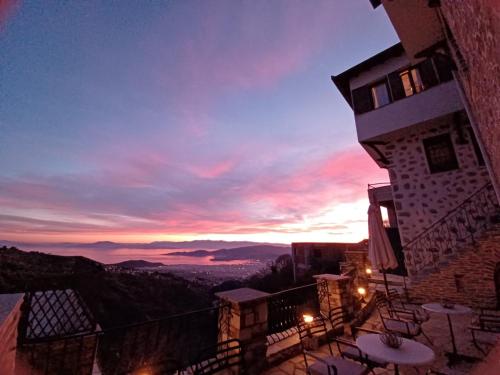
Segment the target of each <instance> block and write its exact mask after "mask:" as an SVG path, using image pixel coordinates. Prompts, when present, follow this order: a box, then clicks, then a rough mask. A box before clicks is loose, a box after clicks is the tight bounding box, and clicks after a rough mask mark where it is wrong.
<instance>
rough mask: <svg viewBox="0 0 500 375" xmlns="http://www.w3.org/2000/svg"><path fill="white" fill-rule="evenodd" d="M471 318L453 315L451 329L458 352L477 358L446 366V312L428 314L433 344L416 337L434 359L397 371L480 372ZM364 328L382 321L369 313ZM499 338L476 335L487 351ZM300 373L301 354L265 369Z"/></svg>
mask: <svg viewBox="0 0 500 375" xmlns="http://www.w3.org/2000/svg"><path fill="white" fill-rule="evenodd" d="M470 321H471V316H470V315H466V316H454V317H452V323H453V331H454V333H455V338H456V343H457V348H458V352H459V353H461V354H466V355H468V356H472V357H476V358H478V359H479V360H480V361H478V362H477V363H472V364H471V363H465V362H462V363H459V364H457V365H455V366H454V367H453V368H449V367H447V357H446V356H445V352H446V351H451V339H450V331H449V328H448V322H447V319H446V316H445V315H440V314H433V313H431V319H430V320H429V321H428V322H426V323H424V324H423V329H424V331H425V333H426V334H427V336H429V337H430V339H431V341H432V343H433V345H430V344H429V343H428V342H427V340H426V339H425V338H424V337H423V336H422V335H420V336H419V337H418V338H417V341H419V342H421V343H422V344H425V345H428V346H430V347H431V348H432V349H433V350H434V352H435V353H436V359H435V361H434V362H433V363H432V364H430V365H427V366H423V367H420V368H419V369H418V370H417V369H416V368H414V367H406V366H400V373H401V374H402V375H407V374H412V375H414V374H424V373H426V371H427V370H428V369H431V370H433V371H435V373H437V374H446V375H464V374H470V373H471V372H474V373H476V374H479V373H478V372H477V371H474V370H475V368H478V367H479V366H481V365H482V366H484V363H481V361H483V360H484V358H485V356H484V354H482V353H481V352H480V351H479V350H477V349H476V348H475V347H474V345H473V343H472V338H471V334H470V331H469V330H468V329H467V327H468V326H469V323H470ZM363 327H365V328H371V329H376V330H381V329H382V324H381V322H380V320H379V318H378V313H377V312H374V313H373V314H372V316H371V317H370V318H369V319H368V321H367V322H366V323H365V324H364V325H363ZM498 339H499V337H497V335H494V334H486V333H480V334H479V336H478V341H479V342H480V344H481V346H482V348H483V349H486V350H490V349H491V348H492V347H493V346H494V345H495V343H496V342H498V341H497V340H498ZM497 345H499V346H500V342H498V344H497ZM332 349H333V350H334V353H335V354H338V352H337V350H336V345H332ZM319 352H320V353H323V354H325V355H326V354H327V353H328V348H327V346H326V345H324V346H322V347H321V348H320V350H319ZM490 357H491V356H490ZM497 362H498V359H497ZM374 372H375V374H377V375H385V374H393V373H394V367H393V365H389V366H388V368H387V369H375V371H374ZM499 373H500V372H499ZM303 374H306V371H305V364H304V357H303V356H302V355H298V356H295V357H293V358H290V359H289V360H287V361H286V362H283V363H282V364H280V365H278V366H276V367H273V368H271V369H269V370H267V371H266V372H264V375H303Z"/></svg>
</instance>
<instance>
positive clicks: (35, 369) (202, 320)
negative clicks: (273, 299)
mask: <svg viewBox="0 0 500 375" xmlns="http://www.w3.org/2000/svg"><path fill="white" fill-rule="evenodd" d="M221 310H224V311H221ZM229 318H230V306H229V305H226V304H223V305H222V304H221V305H217V306H215V307H211V308H207V309H203V310H198V311H193V312H189V313H185V314H178V315H174V316H169V317H167V318H163V319H158V320H152V321H147V322H143V323H138V324H133V325H127V326H123V327H116V328H111V329H106V330H100V331H97V332H93V333H86V334H85V333H79V334H76V335H73V336H69V337H65V338H60V337H55V338H49V339H40V338H35V339H33V338H26V337H25V338H24V339H22V340H21V342H20V348H19V351H18V360H17V364H20V365H22V364H24V365H25V366H24V367H25V368H24V369H23V370H22V373H23V374H37V375H40V374H103V375H121V374H129V373H136V372H141V371H144V372H145V373H152V374H174V373H179V372H182V371H183V370H185V369H188V368H189V367H190V366H191V365H194V364H196V363H197V360H198V359H199V358H200V356H201V355H202V354H203V355H205V356H206V354H207V352H206V349H207V348H211V347H215V346H216V344H217V342H218V340H219V338H220V337H221V336H222V335H223V334H227V332H228V330H229ZM214 350H215V349H214Z"/></svg>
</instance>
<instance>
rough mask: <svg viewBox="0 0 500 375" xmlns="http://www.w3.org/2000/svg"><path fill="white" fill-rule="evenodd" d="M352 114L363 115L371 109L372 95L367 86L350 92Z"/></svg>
mask: <svg viewBox="0 0 500 375" xmlns="http://www.w3.org/2000/svg"><path fill="white" fill-rule="evenodd" d="M352 101H353V106H354V112H356V113H365V112H368V111H371V110H372V109H373V102H372V95H371V92H370V87H369V86H363V87H360V88H357V89H355V90H352Z"/></svg>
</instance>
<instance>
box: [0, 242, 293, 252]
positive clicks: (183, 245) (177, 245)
mask: <svg viewBox="0 0 500 375" xmlns="http://www.w3.org/2000/svg"><path fill="white" fill-rule="evenodd" d="M257 245H258V246H273V247H282V248H283V247H285V248H289V247H290V245H288V244H279V243H265V242H264V243H262V242H252V241H213V240H195V241H179V242H177V241H154V242H149V243H140V242H139V243H134V242H131V243H128V242H111V241H98V242H92V243H78V242H55V243H29V242H13V241H6V240H0V246H15V247H18V248H25V249H29V248H35V247H44V248H47V247H57V248H84V249H102V250H114V249H124V248H125V249H186V250H189V249H204V250H218V249H228V248H232V249H234V248H241V247H252V246H257Z"/></svg>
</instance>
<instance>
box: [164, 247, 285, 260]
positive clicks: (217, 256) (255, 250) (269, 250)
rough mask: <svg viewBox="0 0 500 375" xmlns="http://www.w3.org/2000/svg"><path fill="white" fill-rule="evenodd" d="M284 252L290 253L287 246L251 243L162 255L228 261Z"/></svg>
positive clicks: (251, 258) (269, 257)
mask: <svg viewBox="0 0 500 375" xmlns="http://www.w3.org/2000/svg"><path fill="white" fill-rule="evenodd" d="M284 254H291V251H290V247H289V246H287V247H284V246H275V245H253V246H243V247H236V248H230V249H219V250H215V251H214V250H212V251H207V250H195V251H176V252H173V253H168V254H164V255H166V256H186V257H205V256H212V257H213V259H212V260H213V261H228V260H258V261H268V260H275V259H276V258H277V257H279V256H280V255H284Z"/></svg>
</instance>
